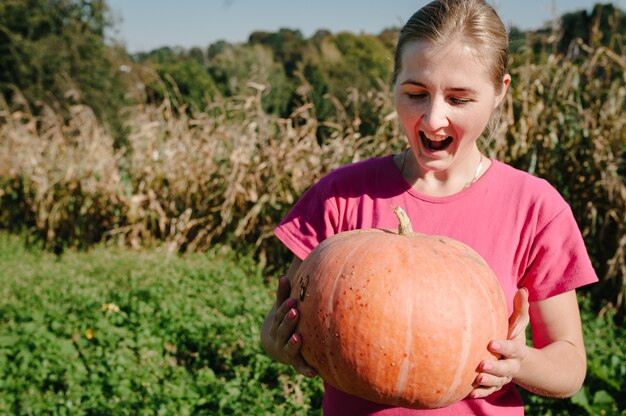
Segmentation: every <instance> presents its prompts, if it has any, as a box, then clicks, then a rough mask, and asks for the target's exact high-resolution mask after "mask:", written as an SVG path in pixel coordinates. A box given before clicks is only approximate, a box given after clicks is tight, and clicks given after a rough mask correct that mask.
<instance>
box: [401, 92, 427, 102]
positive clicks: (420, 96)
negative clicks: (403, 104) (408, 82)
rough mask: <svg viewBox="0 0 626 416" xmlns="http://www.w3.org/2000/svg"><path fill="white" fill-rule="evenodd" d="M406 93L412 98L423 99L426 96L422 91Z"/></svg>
mask: <svg viewBox="0 0 626 416" xmlns="http://www.w3.org/2000/svg"><path fill="white" fill-rule="evenodd" d="M406 95H407V96H408V97H409V98H410V99H412V100H423V99H424V98H426V94H424V93H421V92H418V93H411V92H408V93H407V94H406Z"/></svg>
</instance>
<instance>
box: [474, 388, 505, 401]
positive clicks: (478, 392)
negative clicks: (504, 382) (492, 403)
mask: <svg viewBox="0 0 626 416" xmlns="http://www.w3.org/2000/svg"><path fill="white" fill-rule="evenodd" d="M498 390H500V389H499V388H497V387H476V388H475V389H474V390H472V391H471V392H470V394H468V397H469V398H470V399H482V398H483V397H487V396H489V395H490V394H492V393H495V392H496V391H498Z"/></svg>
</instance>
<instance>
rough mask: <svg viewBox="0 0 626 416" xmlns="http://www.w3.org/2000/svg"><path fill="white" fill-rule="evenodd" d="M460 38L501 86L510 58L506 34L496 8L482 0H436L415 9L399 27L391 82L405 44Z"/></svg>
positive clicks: (498, 89)
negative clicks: (483, 62)
mask: <svg viewBox="0 0 626 416" xmlns="http://www.w3.org/2000/svg"><path fill="white" fill-rule="evenodd" d="M456 39H460V40H462V41H463V42H465V43H466V44H468V45H469V46H471V47H472V48H473V49H474V50H475V51H476V53H477V54H478V56H479V57H480V58H481V59H482V60H484V61H485V63H486V65H487V66H488V68H489V75H490V77H491V80H492V82H493V85H494V87H495V89H496V92H500V91H501V89H502V80H503V78H504V76H505V75H506V73H507V66H508V60H509V51H508V44H509V40H508V35H507V32H506V29H505V27H504V24H503V23H502V20H501V19H500V17H499V16H498V14H497V13H496V11H495V10H494V9H493V8H492V7H491V6H490V5H489V4H487V3H486V2H485V1H484V0H435V1H433V2H431V3H429V4H427V5H426V6H424V7H422V8H421V9H420V10H418V11H417V12H416V13H415V14H413V16H411V18H410V19H409V20H408V21H407V23H406V24H405V25H404V27H403V28H402V29H401V30H400V37H399V39H398V43H397V45H396V51H395V58H394V68H393V83H394V84H395V83H396V80H397V77H398V73H399V72H400V70H401V66H402V52H403V48H404V46H405V45H406V44H407V43H409V42H412V41H429V42H432V43H433V44H435V45H445V44H447V43H450V42H452V41H454V40H456Z"/></svg>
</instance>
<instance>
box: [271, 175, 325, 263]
mask: <svg viewBox="0 0 626 416" xmlns="http://www.w3.org/2000/svg"><path fill="white" fill-rule="evenodd" d="M324 185H325V184H324V180H323V179H322V181H320V182H318V183H317V184H315V185H313V186H312V187H311V188H309V190H307V191H306V192H305V193H304V195H302V197H301V198H300V199H299V200H298V202H296V204H295V205H294V206H293V208H292V209H291V211H289V213H288V214H287V216H286V217H285V218H284V219H283V220H282V221H281V222H280V224H279V225H278V226H277V227H276V229H275V230H274V234H275V235H276V237H277V238H278V239H279V240H280V241H281V242H282V243H283V244H284V245H285V246H286V247H287V248H288V249H289V250H291V251H292V252H293V253H294V254H295V255H296V256H297V257H298V258H300V259H301V260H304V259H305V258H306V256H308V255H309V253H310V252H311V251H313V249H314V248H315V247H316V246H317V245H318V244H319V243H321V242H322V241H324V240H325V239H326V238H328V237H330V236H332V235H334V234H336V233H337V208H336V206H335V204H334V203H333V199H332V198H330V197H328V196H326V194H327V193H326V192H324Z"/></svg>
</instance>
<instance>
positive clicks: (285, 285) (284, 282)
mask: <svg viewBox="0 0 626 416" xmlns="http://www.w3.org/2000/svg"><path fill="white" fill-rule="evenodd" d="M290 294H291V283H290V282H289V278H288V277H287V276H285V275H282V276H280V277H279V278H278V288H277V289H276V309H278V308H279V307H280V305H282V304H283V303H284V302H285V301H286V300H287V299H288V298H289V295H290Z"/></svg>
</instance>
